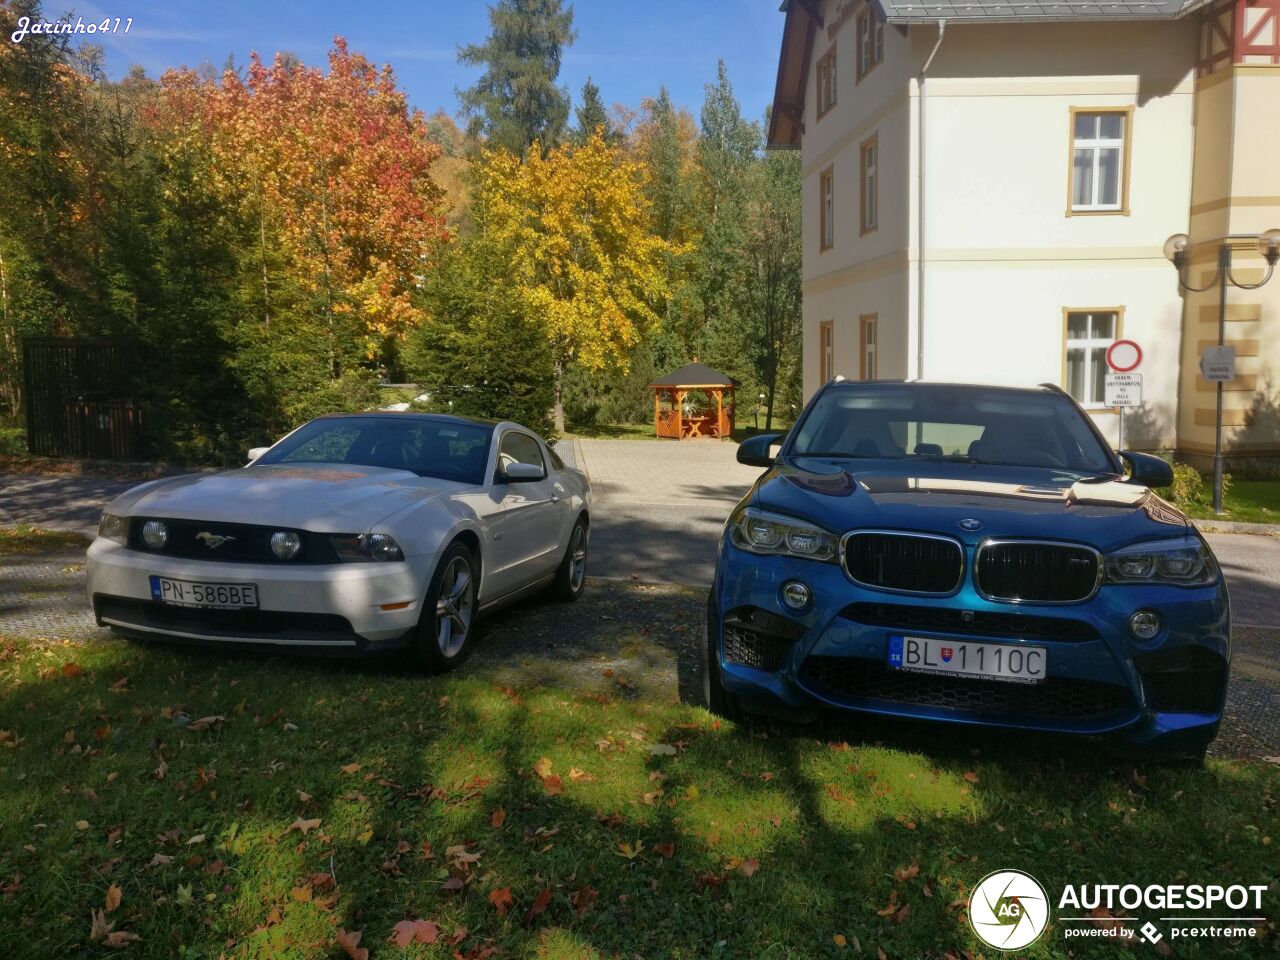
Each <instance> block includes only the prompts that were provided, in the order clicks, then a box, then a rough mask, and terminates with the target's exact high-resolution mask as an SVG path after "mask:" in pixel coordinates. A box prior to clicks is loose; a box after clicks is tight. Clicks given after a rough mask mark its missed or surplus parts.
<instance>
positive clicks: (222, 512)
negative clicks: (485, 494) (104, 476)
mask: <svg viewBox="0 0 1280 960" xmlns="http://www.w3.org/2000/svg"><path fill="white" fill-rule="evenodd" d="M462 486H463V485H462V484H459V483H457V482H454V481H451V480H437V479H432V478H428V477H419V476H418V475H417V474H414V473H410V472H408V471H406V470H388V469H385V468H382V467H363V466H346V465H334V466H315V465H290V464H271V465H266V466H249V467H245V468H243V469H240V470H226V471H223V472H221V473H210V474H191V475H187V476H182V477H173V478H170V479H166V480H156V481H153V482H151V483H146V484H143V485H142V486H140V487H134V488H133V489H132V490H129V491H128V492H126V493H124V494H122V495H120V496H119V497H117V498H116V499H115V500H113V501H112V502H111V503H110V505H108V507H107V511H108V512H109V513H115V514H120V515H122V516H130V517H132V516H147V517H164V518H171V519H183V520H206V521H209V522H211V523H217V522H222V523H253V524H266V525H271V526H281V527H291V528H294V529H299V530H310V531H313V532H316V533H364V532H366V531H368V530H369V529H370V528H372V527H373V526H374V525H375V524H377V523H378V521H380V520H383V519H384V518H386V517H389V516H390V515H391V514H393V513H396V512H397V511H399V510H401V509H402V508H404V507H407V506H409V505H410V504H413V503H419V502H421V501H423V500H427V499H435V498H437V497H443V496H447V495H448V494H449V493H454V492H457V491H458V490H459V489H461V488H462Z"/></svg>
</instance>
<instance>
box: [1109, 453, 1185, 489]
mask: <svg viewBox="0 0 1280 960" xmlns="http://www.w3.org/2000/svg"><path fill="white" fill-rule="evenodd" d="M1120 458H1121V459H1122V460H1124V462H1125V463H1127V464H1129V479H1128V480H1127V481H1125V482H1126V483H1132V484H1135V485H1137V486H1142V487H1167V486H1169V484H1171V483H1173V467H1171V466H1169V464H1168V463H1166V462H1165V461H1163V460H1161V459H1160V458H1159V457H1153V456H1152V455H1151V454H1149V453H1134V452H1132V451H1129V450H1121V451H1120Z"/></svg>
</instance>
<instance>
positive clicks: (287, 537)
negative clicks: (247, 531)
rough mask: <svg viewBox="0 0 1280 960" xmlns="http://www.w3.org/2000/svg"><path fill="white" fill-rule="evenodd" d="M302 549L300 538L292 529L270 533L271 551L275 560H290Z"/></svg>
mask: <svg viewBox="0 0 1280 960" xmlns="http://www.w3.org/2000/svg"><path fill="white" fill-rule="evenodd" d="M301 549H302V538H301V537H300V536H298V535H297V534H296V533H294V532H293V531H292V530H277V531H276V532H275V533H273V534H272V535H271V553H272V554H273V555H274V556H275V558H276V559H277V560H292V559H293V558H294V557H296V556H297V555H298V551H299V550H301Z"/></svg>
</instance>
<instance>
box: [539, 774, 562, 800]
mask: <svg viewBox="0 0 1280 960" xmlns="http://www.w3.org/2000/svg"><path fill="white" fill-rule="evenodd" d="M542 786H543V789H545V790H546V791H547V794H548V796H552V797H558V796H560V794H562V793H564V781H563V780H561V779H560V778H559V777H557V776H549V777H543V778H542Z"/></svg>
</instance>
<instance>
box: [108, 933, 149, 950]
mask: <svg viewBox="0 0 1280 960" xmlns="http://www.w3.org/2000/svg"><path fill="white" fill-rule="evenodd" d="M141 940H142V938H141V937H140V936H138V935H137V934H136V933H130V932H129V931H128V930H113V931H112V932H111V933H108V934H107V937H106V939H105V940H103V941H102V942H103V943H105V944H106V945H107V946H108V947H111V949H113V950H123V949H124V948H125V947H127V946H128V945H129V944H131V943H138V942H140V941H141Z"/></svg>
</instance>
